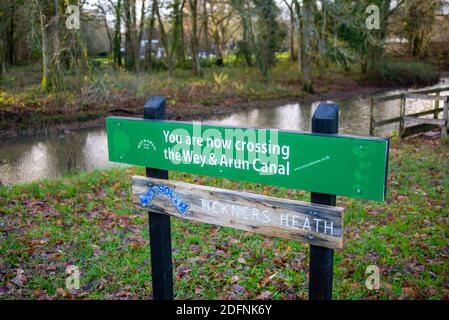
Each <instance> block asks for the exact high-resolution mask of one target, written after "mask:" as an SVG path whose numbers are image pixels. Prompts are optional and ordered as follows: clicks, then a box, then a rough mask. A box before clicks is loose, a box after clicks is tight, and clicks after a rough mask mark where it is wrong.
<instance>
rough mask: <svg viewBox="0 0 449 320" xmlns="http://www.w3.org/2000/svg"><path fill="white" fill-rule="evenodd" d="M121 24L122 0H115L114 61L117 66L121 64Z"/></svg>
mask: <svg viewBox="0 0 449 320" xmlns="http://www.w3.org/2000/svg"><path fill="white" fill-rule="evenodd" d="M121 25H122V0H118V1H117V6H116V7H115V30H114V62H115V65H116V66H118V67H119V68H120V67H121V66H122V48H121V43H122V33H121V31H120V27H121Z"/></svg>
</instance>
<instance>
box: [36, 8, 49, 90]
mask: <svg viewBox="0 0 449 320" xmlns="http://www.w3.org/2000/svg"><path fill="white" fill-rule="evenodd" d="M36 5H37V7H38V11H39V22H40V27H41V47H42V48H41V49H42V80H41V88H42V90H44V91H47V90H48V78H49V75H50V68H49V61H48V41H47V31H46V30H45V29H46V28H45V19H44V13H43V12H42V7H41V5H40V3H39V1H38V0H36Z"/></svg>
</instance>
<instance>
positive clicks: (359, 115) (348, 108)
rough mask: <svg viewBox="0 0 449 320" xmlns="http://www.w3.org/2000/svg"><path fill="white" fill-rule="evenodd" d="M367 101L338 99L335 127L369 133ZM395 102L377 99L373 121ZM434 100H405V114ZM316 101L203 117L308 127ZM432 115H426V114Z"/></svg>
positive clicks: (394, 109)
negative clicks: (336, 124) (337, 124)
mask: <svg viewBox="0 0 449 320" xmlns="http://www.w3.org/2000/svg"><path fill="white" fill-rule="evenodd" d="M443 86H449V79H442V81H441V82H440V84H438V85H436V86H432V87H429V88H434V87H443ZM429 88H427V89H429ZM401 92H402V91H391V92H388V93H386V94H392V95H393V94H399V93H401ZM441 95H449V92H444V93H442V94H441ZM370 103H371V98H370V97H366V98H362V97H359V98H352V99H346V100H340V101H338V105H339V106H340V114H339V117H340V119H339V131H340V132H341V133H345V134H357V135H369V121H370V114H369V112H370ZM399 103H400V100H399V99H398V100H392V101H386V102H382V103H378V104H377V105H376V109H375V119H376V121H379V120H382V119H390V118H394V117H398V116H399ZM434 103H435V102H433V101H423V100H407V105H406V114H412V113H417V112H421V111H426V110H429V109H431V108H433V107H434ZM440 103H441V102H440ZM318 104H319V103H318V102H316V103H312V104H300V103H294V104H287V105H284V106H280V107H275V108H259V109H252V110H244V111H241V112H236V113H234V114H232V115H222V116H214V117H211V118H209V119H207V121H206V122H207V123H213V124H223V125H237V126H250V127H259V128H276V129H287V130H300V131H310V119H311V117H312V115H313V113H314V112H315V109H316V108H317V107H318ZM440 107H442V105H441V106H440ZM432 116H433V115H429V116H428V117H432ZM440 117H441V115H440ZM398 129H399V123H393V124H390V125H386V126H383V127H379V128H376V135H378V136H386V135H388V134H389V133H390V132H391V131H392V130H398Z"/></svg>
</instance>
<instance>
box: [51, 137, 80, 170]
mask: <svg viewBox="0 0 449 320" xmlns="http://www.w3.org/2000/svg"><path fill="white" fill-rule="evenodd" d="M86 137H87V134H86V133H84V132H73V131H64V132H63V133H62V134H61V135H59V136H56V135H52V136H51V138H50V139H49V145H50V148H51V150H52V153H53V154H54V156H55V160H56V166H57V171H58V172H59V173H65V172H72V171H75V170H77V169H80V168H82V167H83V164H84V163H85V155H84V153H83V152H82V150H83V148H84V145H85V144H86Z"/></svg>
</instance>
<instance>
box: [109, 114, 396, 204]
mask: <svg viewBox="0 0 449 320" xmlns="http://www.w3.org/2000/svg"><path fill="white" fill-rule="evenodd" d="M106 128H107V137H108V150H109V160H110V161H114V162H121V163H127V164H132V165H139V166H145V167H151V168H157V169H164V170H173V171H182V172H189V173H194V174H201V175H207V176H214V177H220V178H227V179H232V180H237V181H248V182H255V183H261V184H267V185H274V186H281V187H288V188H294V189H300V190H307V191H312V192H319V193H327V194H335V195H342V196H348V197H353V198H360V199H369V200H377V201H383V200H384V198H385V192H386V172H387V162H388V139H382V138H372V137H355V136H347V135H329V134H312V133H303V132H295V131H280V130H273V129H254V128H235V127H226V126H212V125H203V124H201V123H186V122H175V121H162V120H143V119H137V118H124V117H108V118H107V119H106Z"/></svg>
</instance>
